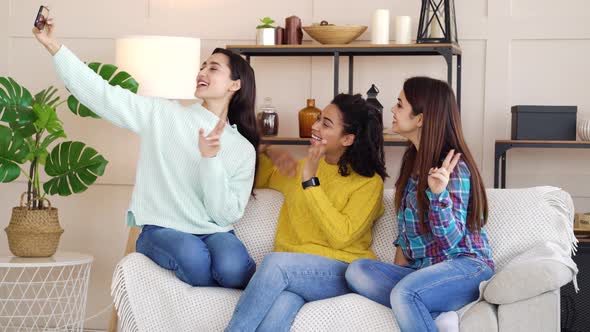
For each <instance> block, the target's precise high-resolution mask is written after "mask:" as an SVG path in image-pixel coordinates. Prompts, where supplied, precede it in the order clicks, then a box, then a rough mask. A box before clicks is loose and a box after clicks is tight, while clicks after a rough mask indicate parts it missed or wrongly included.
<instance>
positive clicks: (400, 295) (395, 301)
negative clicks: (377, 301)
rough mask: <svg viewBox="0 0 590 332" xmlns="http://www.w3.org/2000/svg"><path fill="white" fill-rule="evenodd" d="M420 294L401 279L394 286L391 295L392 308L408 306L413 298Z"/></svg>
mask: <svg viewBox="0 0 590 332" xmlns="http://www.w3.org/2000/svg"><path fill="white" fill-rule="evenodd" d="M416 296H418V293H416V291H415V290H413V289H411V288H409V287H407V286H406V285H405V282H404V280H402V281H400V282H399V283H397V285H395V287H393V289H392V290H391V293H390V295H389V300H390V302H391V308H394V309H395V308H400V307H403V306H406V305H407V304H408V303H409V302H410V301H411V300H412V299H413V298H415V297H416Z"/></svg>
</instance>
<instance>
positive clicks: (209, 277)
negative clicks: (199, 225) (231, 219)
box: [136, 225, 256, 288]
mask: <svg viewBox="0 0 590 332" xmlns="http://www.w3.org/2000/svg"><path fill="white" fill-rule="evenodd" d="M136 250H137V252H139V253H142V254H144V255H146V256H147V257H149V258H151V259H152V260H153V261H154V262H155V263H156V264H158V265H160V266H161V267H163V268H165V269H167V270H172V271H174V273H175V274H176V276H177V277H178V279H180V280H182V281H184V282H186V283H187V284H189V285H192V286H221V287H228V288H244V287H246V285H247V284H248V281H249V280H250V278H251V277H252V275H253V274H254V271H256V263H255V262H254V260H252V258H251V257H250V255H249V254H248V251H247V250H246V247H245V246H244V244H243V243H242V242H241V241H240V240H239V239H238V238H237V237H236V235H235V234H234V232H233V231H229V232H223V233H213V234H206V235H196V234H189V233H184V232H181V231H177V230H175V229H171V228H164V227H160V226H153V225H145V226H143V230H142V231H141V234H140V235H139V238H138V239H137V243H136Z"/></svg>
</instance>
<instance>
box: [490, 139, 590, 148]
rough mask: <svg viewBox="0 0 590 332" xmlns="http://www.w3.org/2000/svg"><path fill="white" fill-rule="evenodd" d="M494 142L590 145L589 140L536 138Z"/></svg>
mask: <svg viewBox="0 0 590 332" xmlns="http://www.w3.org/2000/svg"><path fill="white" fill-rule="evenodd" d="M496 143H501V144H517V145H518V144H527V145H539V146H541V145H543V146H544V145H547V144H552V145H580V146H581V147H582V146H584V145H588V146H590V141H537V140H497V141H496Z"/></svg>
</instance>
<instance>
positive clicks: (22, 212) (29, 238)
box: [5, 193, 64, 257]
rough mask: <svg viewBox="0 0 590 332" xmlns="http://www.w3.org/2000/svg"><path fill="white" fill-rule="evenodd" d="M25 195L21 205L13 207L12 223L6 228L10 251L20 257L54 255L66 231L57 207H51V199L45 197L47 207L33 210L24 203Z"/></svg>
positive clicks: (22, 196)
mask: <svg viewBox="0 0 590 332" xmlns="http://www.w3.org/2000/svg"><path fill="white" fill-rule="evenodd" d="M25 195H26V193H24V194H22V195H21V200H20V206H17V207H14V208H13V209H12V216H11V218H10V223H9V224H8V227H6V229H5V231H6V235H7V236H8V247H9V248H10V252H12V254H13V255H15V256H19V257H49V256H52V255H53V254H55V251H56V250H57V247H58V245H59V238H60V237H61V234H62V233H63V232H64V230H63V228H61V226H60V225H59V220H58V217H57V209H56V208H53V207H51V203H50V202H49V200H48V199H46V198H44V199H43V202H47V207H44V208H43V209H38V210H33V209H31V208H30V207H29V206H28V205H27V206H25V205H23V199H24V196H25ZM43 202H41V203H43Z"/></svg>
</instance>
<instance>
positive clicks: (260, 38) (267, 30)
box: [256, 17, 275, 45]
mask: <svg viewBox="0 0 590 332" xmlns="http://www.w3.org/2000/svg"><path fill="white" fill-rule="evenodd" d="M260 22H261V23H262V24H260V25H258V26H257V27H256V45H274V44H275V27H273V26H272V24H273V23H274V22H275V21H274V20H273V19H271V18H270V17H265V18H261V19H260Z"/></svg>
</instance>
